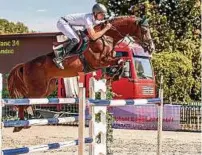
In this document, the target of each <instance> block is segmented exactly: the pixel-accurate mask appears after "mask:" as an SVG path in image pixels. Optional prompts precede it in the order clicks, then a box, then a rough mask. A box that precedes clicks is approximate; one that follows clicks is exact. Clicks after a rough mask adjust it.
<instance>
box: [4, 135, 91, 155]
mask: <svg viewBox="0 0 202 155" xmlns="http://www.w3.org/2000/svg"><path fill="white" fill-rule="evenodd" d="M85 143H86V144H90V143H92V138H85ZM76 145H78V140H73V141H68V142H59V143H51V144H47V145H36V146H31V147H22V148H17V149H5V150H2V152H1V154H2V155H16V154H27V153H32V152H39V151H48V150H54V149H62V148H65V147H69V146H76Z"/></svg>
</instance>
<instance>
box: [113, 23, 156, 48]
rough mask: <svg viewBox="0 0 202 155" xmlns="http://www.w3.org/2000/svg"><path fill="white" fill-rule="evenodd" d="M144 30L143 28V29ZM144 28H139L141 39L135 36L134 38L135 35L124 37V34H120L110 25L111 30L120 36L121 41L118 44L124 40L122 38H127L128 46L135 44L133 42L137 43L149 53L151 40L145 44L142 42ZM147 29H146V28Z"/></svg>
mask: <svg viewBox="0 0 202 155" xmlns="http://www.w3.org/2000/svg"><path fill="white" fill-rule="evenodd" d="M144 28H145V27H144ZM144 28H142V27H141V28H140V36H141V38H138V37H137V36H135V35H133V36H131V35H129V34H126V35H124V34H122V33H121V32H120V31H119V30H117V28H116V27H115V26H113V25H112V27H111V30H114V31H116V32H117V33H118V34H119V36H121V38H122V39H121V41H120V42H122V41H123V40H124V38H125V37H127V38H128V39H129V43H128V45H129V44H130V43H135V42H138V43H139V44H140V45H141V46H142V47H143V48H144V49H145V50H146V51H150V44H151V42H152V41H153V40H152V39H149V40H147V42H146V41H144V35H143V34H144V32H143V31H144ZM147 29H148V28H147ZM131 38H133V40H132V39H131ZM128 45H126V46H128Z"/></svg>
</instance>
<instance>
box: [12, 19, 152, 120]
mask: <svg viewBox="0 0 202 155" xmlns="http://www.w3.org/2000/svg"><path fill="white" fill-rule="evenodd" d="M143 20H144V19H141V18H137V17H135V16H120V17H115V18H113V19H109V20H107V22H110V23H111V24H112V28H111V29H110V30H108V31H107V32H106V33H105V35H103V36H102V37H101V38H98V39H97V40H90V41H89V44H88V47H87V49H86V50H85V51H84V52H83V53H82V55H73V56H71V57H68V58H66V59H64V61H63V64H64V68H65V69H64V70H61V69H59V68H57V67H56V66H55V64H54V62H53V58H54V53H53V51H50V53H48V54H47V55H42V56H39V57H37V58H35V59H33V60H31V61H28V62H25V63H22V64H18V65H16V66H15V67H14V68H12V69H11V71H10V73H9V77H8V90H9V94H10V96H11V98H19V97H20V98H43V97H47V96H48V95H50V94H51V93H52V92H53V91H54V90H55V89H56V82H57V78H61V77H62V78H64V77H74V76H78V74H79V72H84V71H85V70H87V72H92V71H96V70H98V69H101V68H106V67H109V66H120V67H123V64H124V63H123V61H121V58H116V57H115V51H114V50H113V49H114V46H115V45H116V43H117V42H118V41H120V40H121V39H123V38H124V37H125V36H128V35H129V36H131V37H132V38H134V40H136V41H137V42H139V43H140V44H142V46H145V45H147V46H148V47H149V48H150V49H152V50H153V49H154V44H153V41H152V39H151V35H150V31H149V26H148V24H146V25H145V23H144V22H145V20H144V21H143ZM105 25H106V23H100V24H99V25H97V26H95V27H94V28H95V31H99V30H101V29H102V28H103V27H105ZM85 34H86V35H87V36H88V34H87V32H86V31H85ZM145 47H146V46H145ZM36 52H37V51H36ZM81 56H82V58H83V60H84V61H83V62H82V60H81V58H80V57H81ZM86 68H87V69H86ZM26 109H27V106H18V110H19V114H20V115H19V117H20V119H24V110H26Z"/></svg>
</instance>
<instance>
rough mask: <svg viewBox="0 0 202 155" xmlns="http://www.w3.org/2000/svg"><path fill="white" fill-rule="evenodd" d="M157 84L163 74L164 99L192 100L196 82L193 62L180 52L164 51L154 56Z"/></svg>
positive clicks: (173, 100) (174, 100)
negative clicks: (191, 95) (192, 89)
mask: <svg viewBox="0 0 202 155" xmlns="http://www.w3.org/2000/svg"><path fill="white" fill-rule="evenodd" d="M153 66H154V70H155V72H156V79H157V85H158V86H159V81H160V77H161V76H163V81H164V84H163V89H164V97H165V98H164V99H165V100H166V101H170V102H179V101H190V100H191V98H190V95H189V94H190V93H191V88H192V87H193V84H194V78H193V77H192V63H191V61H190V60H189V59H188V58H187V57H185V56H184V55H183V54H181V53H180V52H175V53H169V52H162V53H158V54H155V55H154V57H153Z"/></svg>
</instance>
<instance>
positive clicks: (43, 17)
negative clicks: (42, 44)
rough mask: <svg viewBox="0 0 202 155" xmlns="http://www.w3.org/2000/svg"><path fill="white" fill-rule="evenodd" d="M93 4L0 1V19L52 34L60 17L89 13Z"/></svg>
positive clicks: (92, 0)
mask: <svg viewBox="0 0 202 155" xmlns="http://www.w3.org/2000/svg"><path fill="white" fill-rule="evenodd" d="M94 4H95V0H0V18H3V19H7V20H8V21H12V22H18V21H19V22H22V23H24V24H25V25H26V26H27V27H28V28H29V29H30V30H34V31H37V32H54V31H58V30H57V27H56V23H57V20H58V19H59V18H60V17H61V16H65V15H67V14H71V13H89V12H91V9H92V6H93V5H94Z"/></svg>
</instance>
